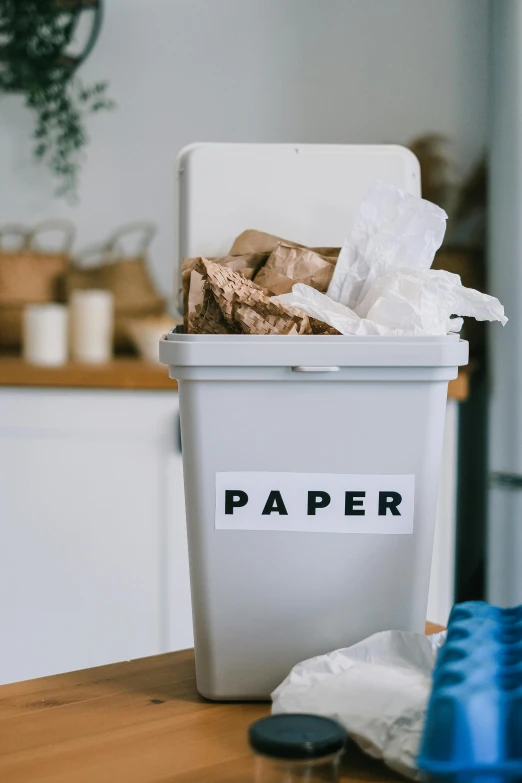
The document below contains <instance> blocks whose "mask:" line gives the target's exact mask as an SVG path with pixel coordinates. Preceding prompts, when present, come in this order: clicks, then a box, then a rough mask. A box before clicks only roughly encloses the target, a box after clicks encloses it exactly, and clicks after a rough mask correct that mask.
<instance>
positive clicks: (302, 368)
mask: <svg viewBox="0 0 522 783" xmlns="http://www.w3.org/2000/svg"><path fill="white" fill-rule="evenodd" d="M340 369H341V368H340V367H334V366H333V365H330V366H328V367H308V366H307V365H305V364H298V365H297V367H292V372H339V370H340Z"/></svg>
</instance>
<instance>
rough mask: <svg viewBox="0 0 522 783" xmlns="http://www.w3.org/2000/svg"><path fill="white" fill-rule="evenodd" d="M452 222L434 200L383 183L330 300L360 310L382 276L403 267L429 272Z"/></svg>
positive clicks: (345, 253)
mask: <svg viewBox="0 0 522 783" xmlns="http://www.w3.org/2000/svg"><path fill="white" fill-rule="evenodd" d="M447 217H448V216H447V215H446V213H445V212H444V210H443V209H441V208H440V207H437V206H436V205H435V204H432V203H431V202H430V201H426V200H425V199H422V198H418V197H417V196H412V195H411V194H409V193H405V192H404V191H402V190H399V188H396V187H394V186H393V185H389V184H388V183H386V182H382V181H381V180H377V181H376V182H375V183H374V185H373V186H372V188H371V189H370V191H369V193H368V195H367V196H366V198H365V199H364V201H363V202H362V203H361V206H360V208H359V212H358V215H357V218H356V220H355V224H354V226H353V228H352V231H351V233H350V236H349V237H348V238H347V239H346V240H345V242H344V245H343V247H342V248H341V252H340V254H339V258H338V260H337V264H336V266H335V269H334V273H333V276H332V280H331V282H330V285H329V287H328V291H327V292H326V293H327V295H328V296H329V297H330V299H335V301H337V302H341V304H344V305H346V306H347V307H350V308H351V309H352V310H356V309H357V304H358V302H360V301H361V300H362V298H363V297H364V296H365V295H366V292H367V291H368V288H369V287H370V286H371V284H372V283H373V281H374V280H376V279H377V278H378V277H382V276H383V275H386V274H388V273H389V272H391V271H393V270H394V269H399V268H401V267H411V268H417V269H429V268H430V266H431V265H432V263H433V259H434V257H435V253H436V252H437V250H438V249H439V247H440V246H441V244H442V240H443V239H444V233H445V231H446V220H447Z"/></svg>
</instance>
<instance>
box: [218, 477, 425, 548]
mask: <svg viewBox="0 0 522 783" xmlns="http://www.w3.org/2000/svg"><path fill="white" fill-rule="evenodd" d="M414 492H415V476H414V475H402V476H394V475H391V476H382V475H354V474H343V473H257V472H250V471H242V472H234V473H216V524H215V526H216V530H286V531H299V532H308V533H373V534H375V533H385V534H386V533H387V534H391V533H393V534H397V533H402V534H408V533H410V534H411V533H413V505H414Z"/></svg>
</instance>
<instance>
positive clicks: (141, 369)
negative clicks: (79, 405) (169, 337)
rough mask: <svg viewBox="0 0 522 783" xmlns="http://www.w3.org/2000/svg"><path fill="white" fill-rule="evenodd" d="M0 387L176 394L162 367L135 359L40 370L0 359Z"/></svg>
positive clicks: (4, 358)
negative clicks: (122, 390) (114, 390)
mask: <svg viewBox="0 0 522 783" xmlns="http://www.w3.org/2000/svg"><path fill="white" fill-rule="evenodd" d="M0 386H34V387H52V388H68V389H137V390H140V389H141V390H155V391H175V390H176V389H177V388H178V385H177V383H176V381H173V380H171V379H170V378H169V374H168V370H167V368H166V367H165V365H163V364H159V363H158V364H155V363H153V362H146V361H143V360H142V359H138V358H134V357H121V358H120V357H118V358H116V359H113V360H112V361H111V362H108V363H107V364H75V363H73V362H70V363H69V364H64V365H63V366H62V367H39V366H36V365H33V364H27V363H26V362H24V361H23V359H19V358H18V357H7V356H0Z"/></svg>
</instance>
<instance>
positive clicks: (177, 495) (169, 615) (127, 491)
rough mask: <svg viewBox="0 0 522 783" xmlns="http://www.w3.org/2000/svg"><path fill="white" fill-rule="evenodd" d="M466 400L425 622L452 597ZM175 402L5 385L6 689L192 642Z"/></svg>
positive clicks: (451, 408)
mask: <svg viewBox="0 0 522 783" xmlns="http://www.w3.org/2000/svg"><path fill="white" fill-rule="evenodd" d="M456 427H457V405H456V403H455V402H454V401H450V402H449V405H448V417H447V422H446V433H445V446H444V462H443V470H442V476H441V494H440V499H439V512H438V518H437V529H436V537H435V538H436V540H435V552H434V562H433V569H432V576H431V585H430V600H429V610H428V617H429V619H431V620H435V621H439V622H445V621H446V619H447V615H448V612H449V608H450V606H451V603H452V597H453V563H454V552H455V475H456ZM192 644H193V637H192V619H191V607H190V589H189V575H188V558H187V541H186V530H185V509H184V497H183V473H182V463H181V454H180V443H179V418H178V398H177V394H176V393H175V392H174V391H173V392H172V393H169V392H133V391H81V390H56V389H53V390H43V389H3V390H0V683H5V682H12V681H15V680H20V679H28V678H31V677H39V676H42V675H47V674H54V673H57V672H62V671H70V670H73V669H80V668H83V667H89V666H96V665H99V664H104V663H110V662H112V661H119V660H125V659H130V658H137V657H141V656H147V655H155V654H157V653H161V652H166V651H168V650H176V649H183V648H186V647H191V646H192Z"/></svg>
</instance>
